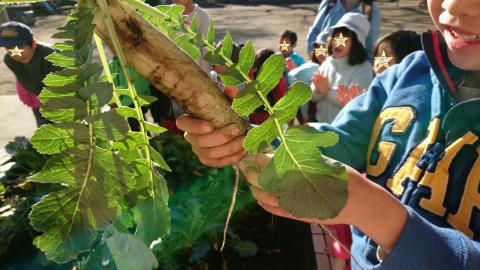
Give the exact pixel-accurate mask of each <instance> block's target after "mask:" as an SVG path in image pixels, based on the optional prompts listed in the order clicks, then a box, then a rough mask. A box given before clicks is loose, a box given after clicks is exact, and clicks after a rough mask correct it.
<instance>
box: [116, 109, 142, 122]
mask: <svg viewBox="0 0 480 270" xmlns="http://www.w3.org/2000/svg"><path fill="white" fill-rule="evenodd" d="M115 111H116V112H117V113H118V115H120V116H123V117H126V118H135V119H137V120H138V115H137V111H136V110H135V109H134V108H130V107H126V106H121V107H118V108H116V109H115Z"/></svg>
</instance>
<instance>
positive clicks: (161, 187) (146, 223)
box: [133, 173, 170, 245]
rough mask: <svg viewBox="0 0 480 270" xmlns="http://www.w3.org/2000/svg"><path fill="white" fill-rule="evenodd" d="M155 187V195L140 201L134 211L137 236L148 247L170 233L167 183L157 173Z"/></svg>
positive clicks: (154, 181)
mask: <svg viewBox="0 0 480 270" xmlns="http://www.w3.org/2000/svg"><path fill="white" fill-rule="evenodd" d="M153 185H154V187H153V191H154V192H153V194H151V196H149V197H148V198H144V199H140V200H139V201H138V203H137V206H136V207H135V208H134V209H133V217H134V220H135V223H136V224H137V229H136V231H135V236H137V237H138V238H139V239H140V240H142V241H143V242H144V243H145V244H147V245H150V244H151V243H152V242H153V241H155V240H157V239H159V238H163V237H165V236H166V235H167V234H168V233H169V232H170V211H169V209H168V188H167V182H166V181H165V179H164V178H163V177H162V176H161V175H159V174H157V173H155V178H154V180H153Z"/></svg>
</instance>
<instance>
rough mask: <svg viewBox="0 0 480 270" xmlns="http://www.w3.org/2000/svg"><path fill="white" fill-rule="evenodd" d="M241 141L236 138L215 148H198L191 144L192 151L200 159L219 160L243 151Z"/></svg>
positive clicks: (241, 138)
mask: <svg viewBox="0 0 480 270" xmlns="http://www.w3.org/2000/svg"><path fill="white" fill-rule="evenodd" d="M243 139H244V138H243V137H238V138H235V139H233V140H232V141H229V142H227V143H226V144H222V145H220V146H215V147H200V146H198V144H195V143H192V149H193V152H194V153H195V154H197V155H198V156H199V157H200V158H208V159H221V158H225V157H229V156H232V155H234V154H236V153H239V152H241V151H244V149H243Z"/></svg>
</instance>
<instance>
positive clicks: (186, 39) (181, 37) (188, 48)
mask: <svg viewBox="0 0 480 270" xmlns="http://www.w3.org/2000/svg"><path fill="white" fill-rule="evenodd" d="M173 42H175V44H176V45H177V46H178V47H180V48H182V49H183V50H184V51H185V52H186V53H187V54H188V55H190V57H192V58H193V59H198V58H199V57H200V55H201V53H200V49H199V48H198V47H197V46H195V45H194V44H192V42H191V38H190V36H189V35H186V34H178V35H177V36H175V37H174V38H173Z"/></svg>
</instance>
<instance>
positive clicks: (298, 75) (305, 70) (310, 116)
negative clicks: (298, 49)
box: [287, 41, 328, 123]
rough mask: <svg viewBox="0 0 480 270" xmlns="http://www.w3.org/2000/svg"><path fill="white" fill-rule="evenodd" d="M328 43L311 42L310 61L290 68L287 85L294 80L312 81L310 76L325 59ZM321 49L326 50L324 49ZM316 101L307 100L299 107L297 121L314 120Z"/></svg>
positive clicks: (308, 82)
mask: <svg viewBox="0 0 480 270" xmlns="http://www.w3.org/2000/svg"><path fill="white" fill-rule="evenodd" d="M327 48H328V44H321V43H319V42H316V41H315V42H314V43H313V51H312V53H311V54H310V61H308V62H307V63H305V64H303V65H301V66H299V67H297V68H294V69H292V70H291V71H290V72H288V74H287V81H288V85H292V84H293V83H295V82H296V81H302V82H304V83H306V84H310V83H312V76H313V74H315V72H316V71H317V70H318V68H319V67H320V65H321V64H322V63H323V62H324V61H325V60H326V59H327V56H328V49H327ZM323 49H325V50H327V51H324V50H323ZM319 50H320V51H319ZM315 106H316V103H315V102H309V103H307V104H305V105H303V106H302V107H301V108H300V117H299V121H300V122H301V123H307V122H312V121H315V113H316V108H315Z"/></svg>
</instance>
